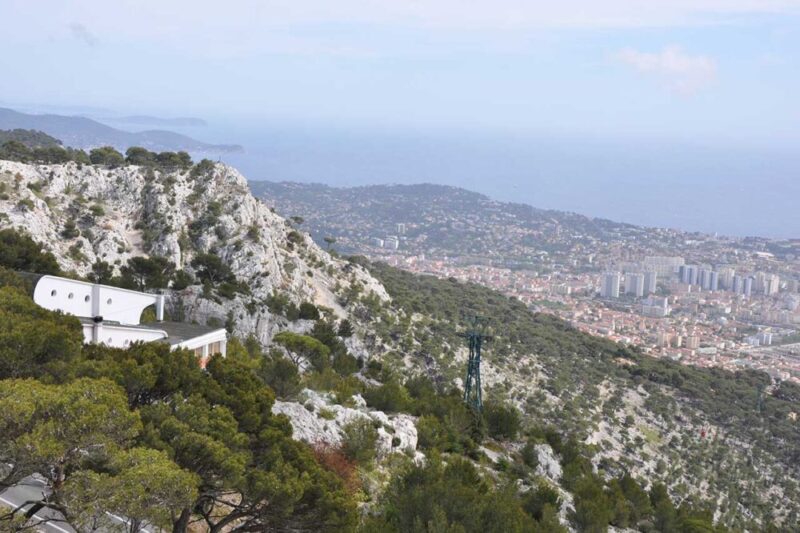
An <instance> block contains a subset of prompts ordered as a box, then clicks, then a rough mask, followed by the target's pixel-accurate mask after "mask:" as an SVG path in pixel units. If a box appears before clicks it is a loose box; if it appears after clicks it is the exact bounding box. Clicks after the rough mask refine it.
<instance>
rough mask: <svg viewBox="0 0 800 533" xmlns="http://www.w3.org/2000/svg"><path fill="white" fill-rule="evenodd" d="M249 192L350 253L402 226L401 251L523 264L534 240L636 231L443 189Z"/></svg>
mask: <svg viewBox="0 0 800 533" xmlns="http://www.w3.org/2000/svg"><path fill="white" fill-rule="evenodd" d="M250 188H251V189H252V190H253V194H254V195H256V196H258V197H262V198H264V199H265V201H267V202H269V203H270V204H271V205H274V206H275V207H276V209H277V210H278V212H279V213H281V214H283V215H284V216H293V215H298V216H302V217H304V218H305V219H306V221H307V224H308V227H309V230H310V231H311V233H312V235H313V236H314V237H315V239H316V240H317V241H318V242H319V241H321V239H322V237H323V236H327V235H331V236H333V237H335V238H336V239H337V243H338V246H339V248H341V249H342V250H344V251H347V252H350V253H361V252H365V251H367V250H369V249H370V248H371V247H372V244H371V243H370V240H371V238H374V237H380V238H384V237H386V236H387V235H397V234H398V231H397V225H398V224H404V225H405V232H404V233H403V237H402V238H403V251H404V253H412V254H418V253H426V254H432V255H435V256H440V255H459V256H476V257H487V258H495V259H501V258H513V259H518V260H523V259H526V258H529V256H530V255H531V253H532V252H531V250H530V248H531V247H532V244H533V242H534V241H535V242H536V244H537V245H538V250H546V251H551V252H557V251H564V250H561V249H560V248H561V247H562V244H561V243H560V242H559V241H561V240H562V239H561V237H566V235H562V233H568V234H569V235H571V236H573V237H574V239H573V241H574V242H571V243H570V246H575V245H580V244H581V243H584V244H586V243H587V242H590V241H599V242H610V241H613V240H619V239H620V238H623V237H624V236H625V235H628V234H630V235H636V234H640V233H641V231H642V230H641V229H639V228H636V227H635V226H631V225H628V224H619V223H615V222H611V221H609V220H603V219H594V218H589V217H585V216H581V215H576V214H573V213H565V212H560V211H548V210H544V209H537V208H535V207H531V206H529V205H524V204H512V203H505V202H497V201H494V200H491V199H489V198H488V197H486V196H484V195H482V194H478V193H475V192H471V191H467V190H465V189H460V188H457V187H450V186H445V185H433V184H419V185H374V186H366V187H353V188H335V187H328V186H326V185H319V184H303V183H286V182H284V183H273V182H266V181H251V182H250Z"/></svg>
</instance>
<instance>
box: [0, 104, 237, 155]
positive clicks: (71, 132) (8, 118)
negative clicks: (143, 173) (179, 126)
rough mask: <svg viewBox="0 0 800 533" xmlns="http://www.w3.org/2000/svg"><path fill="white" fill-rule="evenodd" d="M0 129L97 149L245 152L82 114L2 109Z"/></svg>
mask: <svg viewBox="0 0 800 533" xmlns="http://www.w3.org/2000/svg"><path fill="white" fill-rule="evenodd" d="M0 129H9V130H10V129H32V130H39V131H43V132H45V133H47V134H48V135H52V136H53V137H56V138H58V139H60V140H61V141H62V142H63V143H64V144H65V145H66V146H72V147H74V148H95V147H98V146H106V145H110V146H114V147H115V148H117V149H119V150H121V151H123V152H124V151H125V150H126V149H127V148H128V147H130V146H141V147H144V148H148V149H150V150H154V151H163V150H171V151H178V150H185V151H189V152H207V153H217V152H220V153H226V152H237V151H241V149H242V148H241V146H237V145H223V144H209V143H204V142H201V141H198V140H195V139H192V138H191V137H187V136H185V135H181V134H179V133H174V132H171V131H166V130H148V131H141V132H136V133H132V132H128V131H122V130H118V129H115V128H112V127H111V126H106V125H105V124H101V123H99V122H97V121H95V120H92V119H90V118H85V117H79V116H65V115H50V114H47V115H30V114H26V113H20V112H18V111H14V110H12V109H8V108H0Z"/></svg>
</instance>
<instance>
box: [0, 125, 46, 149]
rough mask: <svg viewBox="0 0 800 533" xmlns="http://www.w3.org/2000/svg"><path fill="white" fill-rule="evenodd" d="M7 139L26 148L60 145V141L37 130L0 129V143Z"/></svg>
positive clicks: (5, 141)
mask: <svg viewBox="0 0 800 533" xmlns="http://www.w3.org/2000/svg"><path fill="white" fill-rule="evenodd" d="M8 141H16V142H19V143H22V144H24V145H25V146H27V147H28V148H53V147H58V146H61V141H59V140H58V139H56V138H55V137H51V136H50V135H48V134H46V133H44V132H42V131H37V130H23V129H14V130H0V145H3V144H5V143H7V142H8Z"/></svg>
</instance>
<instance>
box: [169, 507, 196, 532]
mask: <svg viewBox="0 0 800 533" xmlns="http://www.w3.org/2000/svg"><path fill="white" fill-rule="evenodd" d="M191 517H192V512H191V510H189V509H188V508H187V509H184V510H183V511H181V514H180V516H179V517H178V519H177V520H176V521H174V522H173V523H172V533H186V528H187V527H189V519H190V518H191Z"/></svg>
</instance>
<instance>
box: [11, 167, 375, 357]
mask: <svg viewBox="0 0 800 533" xmlns="http://www.w3.org/2000/svg"><path fill="white" fill-rule="evenodd" d="M0 184H3V185H0V191H2V192H0V227H16V228H20V229H22V230H24V231H25V232H27V233H28V234H30V235H31V236H32V237H33V238H34V239H35V240H37V241H38V242H41V243H43V244H45V245H46V246H47V247H48V248H49V249H50V250H51V251H53V252H54V254H55V255H56V257H57V259H58V261H59V263H60V264H61V266H62V268H63V269H65V270H67V271H73V272H75V273H76V274H78V275H81V276H86V275H87V274H89V273H90V272H91V268H92V265H93V264H95V262H97V261H105V262H107V263H108V264H110V265H111V266H112V267H113V268H114V269H115V270H116V271H118V270H119V268H120V267H121V266H123V265H125V264H126V263H127V261H128V260H129V259H130V258H132V257H135V256H162V257H165V258H167V259H169V260H170V261H172V262H173V263H174V264H175V265H176V267H177V268H178V269H184V270H186V271H187V272H188V273H190V274H192V273H194V269H193V267H192V265H191V262H192V259H193V258H194V257H196V256H197V255H198V254H201V253H212V254H215V255H217V256H219V257H220V259H222V262H223V263H225V264H227V265H228V266H229V267H230V268H231V270H232V272H233V274H234V275H235V276H236V279H237V280H238V281H239V282H240V283H241V284H243V285H245V286H246V287H247V288H248V289H249V293H239V294H236V295H235V296H233V297H232V298H220V297H215V296H213V295H209V294H208V293H207V292H205V291H204V290H203V288H202V287H201V286H197V285H195V286H190V287H188V288H185V289H183V290H181V291H175V293H174V294H173V295H172V296H173V297H172V298H171V301H172V302H173V307H172V309H170V311H171V312H172V313H173V314H175V315H183V316H184V317H185V319H187V320H194V321H197V322H199V323H207V322H209V321H217V322H223V321H226V320H229V321H230V320H231V319H232V322H233V324H234V330H235V332H236V333H238V334H241V335H249V334H254V335H256V336H257V337H258V338H259V340H261V341H262V342H267V341H268V340H269V338H270V337H271V336H272V334H274V332H275V331H276V329H277V327H279V326H280V318H279V317H277V316H275V315H273V314H271V313H270V312H269V310H268V308H267V305H266V301H267V299H268V298H269V297H270V296H271V295H273V294H275V293H276V292H280V293H281V294H284V295H286V296H287V297H288V298H289V299H290V300H292V301H293V302H295V303H299V302H301V301H310V302H313V303H315V304H316V305H317V306H322V307H326V308H329V309H331V310H332V312H333V313H334V314H335V315H336V316H338V317H346V316H348V314H349V312H348V310H347V309H346V305H343V304H344V299H343V298H342V297H341V295H342V294H344V293H345V291H348V290H353V289H354V288H357V290H358V291H359V292H360V293H363V294H369V293H370V292H371V293H374V294H375V295H376V296H377V297H378V298H379V299H381V300H383V301H385V300H387V299H388V296H387V295H386V291H385V290H384V289H383V287H382V286H381V284H380V283H379V282H378V281H376V280H375V279H374V278H373V277H372V276H370V275H369V273H367V272H366V271H365V270H364V269H363V268H361V267H359V266H356V265H352V264H349V263H347V262H345V261H342V260H339V259H336V258H334V257H332V256H331V255H330V254H328V253H327V252H326V251H324V250H322V249H320V248H319V247H318V246H317V245H315V244H314V243H313V242H312V240H311V239H310V238H309V237H308V236H307V235H306V234H305V233H303V232H302V231H299V230H298V229H295V228H294V227H293V226H292V224H291V223H290V222H289V221H287V220H286V219H284V218H282V217H280V216H278V215H276V214H275V213H273V212H272V211H271V210H270V209H269V208H268V207H267V206H266V205H265V204H264V203H263V202H262V201H261V200H258V199H256V198H254V197H253V196H252V195H251V194H250V191H249V189H248V187H247V181H246V179H245V178H244V176H242V175H241V174H240V173H239V172H238V171H236V170H235V169H233V168H231V167H229V166H226V165H224V164H220V163H217V164H210V163H208V162H205V163H202V164H198V165H196V166H195V167H193V168H192V169H191V170H189V169H187V170H182V171H181V170H175V171H161V170H156V169H152V168H148V167H140V166H123V167H118V168H113V169H111V168H107V167H103V166H97V165H83V166H82V165H79V164H76V163H67V164H63V165H30V164H23V163H16V162H11V161H0Z"/></svg>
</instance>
